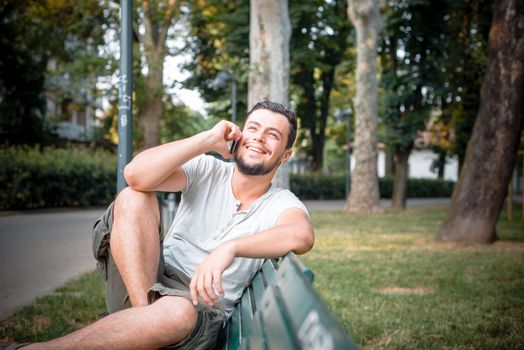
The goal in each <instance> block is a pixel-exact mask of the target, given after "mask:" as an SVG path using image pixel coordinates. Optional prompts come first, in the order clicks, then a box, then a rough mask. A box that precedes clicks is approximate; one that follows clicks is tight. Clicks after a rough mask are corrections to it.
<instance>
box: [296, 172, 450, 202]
mask: <svg viewBox="0 0 524 350" xmlns="http://www.w3.org/2000/svg"><path fill="white" fill-rule="evenodd" d="M345 181H346V180H345V177H344V175H334V176H324V175H291V176H290V188H291V191H293V193H294V194H295V195H296V196H297V197H299V198H301V199H344V198H345V184H346V182H345ZM393 182H394V179H393V178H392V177H383V178H380V179H379V192H380V197H381V198H391V196H392V194H393ZM349 183H351V180H350V181H349ZM454 185H455V183H454V182H453V181H440V180H433V179H408V186H407V187H408V188H407V197H409V198H433V197H451V194H452V193H453V187H454Z"/></svg>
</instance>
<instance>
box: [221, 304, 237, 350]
mask: <svg viewBox="0 0 524 350" xmlns="http://www.w3.org/2000/svg"><path fill="white" fill-rule="evenodd" d="M240 331H241V329H240V309H239V308H236V309H235V311H233V314H232V315H231V320H230V321H229V327H228V329H227V337H226V344H225V346H224V348H225V349H238V347H239V344H240V337H241V334H240Z"/></svg>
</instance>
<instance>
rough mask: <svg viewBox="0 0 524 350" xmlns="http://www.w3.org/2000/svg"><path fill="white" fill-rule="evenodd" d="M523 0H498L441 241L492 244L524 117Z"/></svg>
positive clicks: (441, 233) (439, 236)
mask: <svg viewBox="0 0 524 350" xmlns="http://www.w3.org/2000/svg"><path fill="white" fill-rule="evenodd" d="M522 28H524V3H523V2H522V1H520V0H501V1H497V2H496V5H495V10H494V16H493V21H492V24H491V30H490V34H489V45H488V47H489V61H488V62H489V63H488V67H487V71H486V77H485V79H484V83H483V84H482V89H481V93H480V96H481V98H480V101H481V102H480V109H479V113H478V117H477V120H476V122H475V126H474V128H473V134H472V136H471V139H470V141H469V143H468V147H467V151H466V159H465V162H464V165H463V169H462V172H461V175H460V178H459V180H458V182H457V184H456V187H455V190H454V192H453V198H452V201H451V206H450V209H449V212H448V216H447V217H446V219H445V220H444V222H443V225H442V228H441V229H440V231H439V232H438V233H437V235H436V239H437V240H444V241H465V242H475V243H490V242H493V241H494V240H496V239H497V236H496V232H495V226H496V223H497V219H498V217H499V215H500V211H501V209H502V206H503V204H504V198H505V196H506V192H507V188H508V183H509V181H510V178H511V173H512V171H513V167H514V165H515V160H516V155H517V148H518V143H519V139H520V133H521V130H522V124H523V116H524V31H523V30H522Z"/></svg>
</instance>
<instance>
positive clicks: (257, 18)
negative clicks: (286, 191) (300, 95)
mask: <svg viewBox="0 0 524 350" xmlns="http://www.w3.org/2000/svg"><path fill="white" fill-rule="evenodd" d="M250 6H251V7H250V31H249V52H250V55H249V61H250V69H249V81H248V101H247V104H248V109H251V108H252V107H253V106H254V105H255V104H256V103H257V102H260V101H263V100H270V101H273V102H278V103H281V104H282V105H284V106H285V107H289V95H288V94H289V66H290V61H289V40H290V38H291V23H290V20H289V11H288V1H287V0H251V3H250ZM289 172H290V169H289V165H288V164H287V163H285V164H283V165H281V166H280V167H279V169H278V171H277V173H276V175H275V178H274V179H273V183H274V184H275V185H276V186H278V187H283V188H289Z"/></svg>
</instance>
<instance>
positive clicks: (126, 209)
mask: <svg viewBox="0 0 524 350" xmlns="http://www.w3.org/2000/svg"><path fill="white" fill-rule="evenodd" d="M136 214H140V215H139V216H138V217H143V216H144V215H148V214H149V215H153V216H154V217H155V218H156V219H157V220H159V219H160V210H159V205H158V200H157V198H156V193H155V192H140V191H136V190H134V189H132V188H131V187H126V188H124V189H123V190H122V191H120V193H119V194H118V195H117V197H116V199H115V209H114V214H113V215H114V220H119V219H120V218H122V217H125V216H132V217H136Z"/></svg>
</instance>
